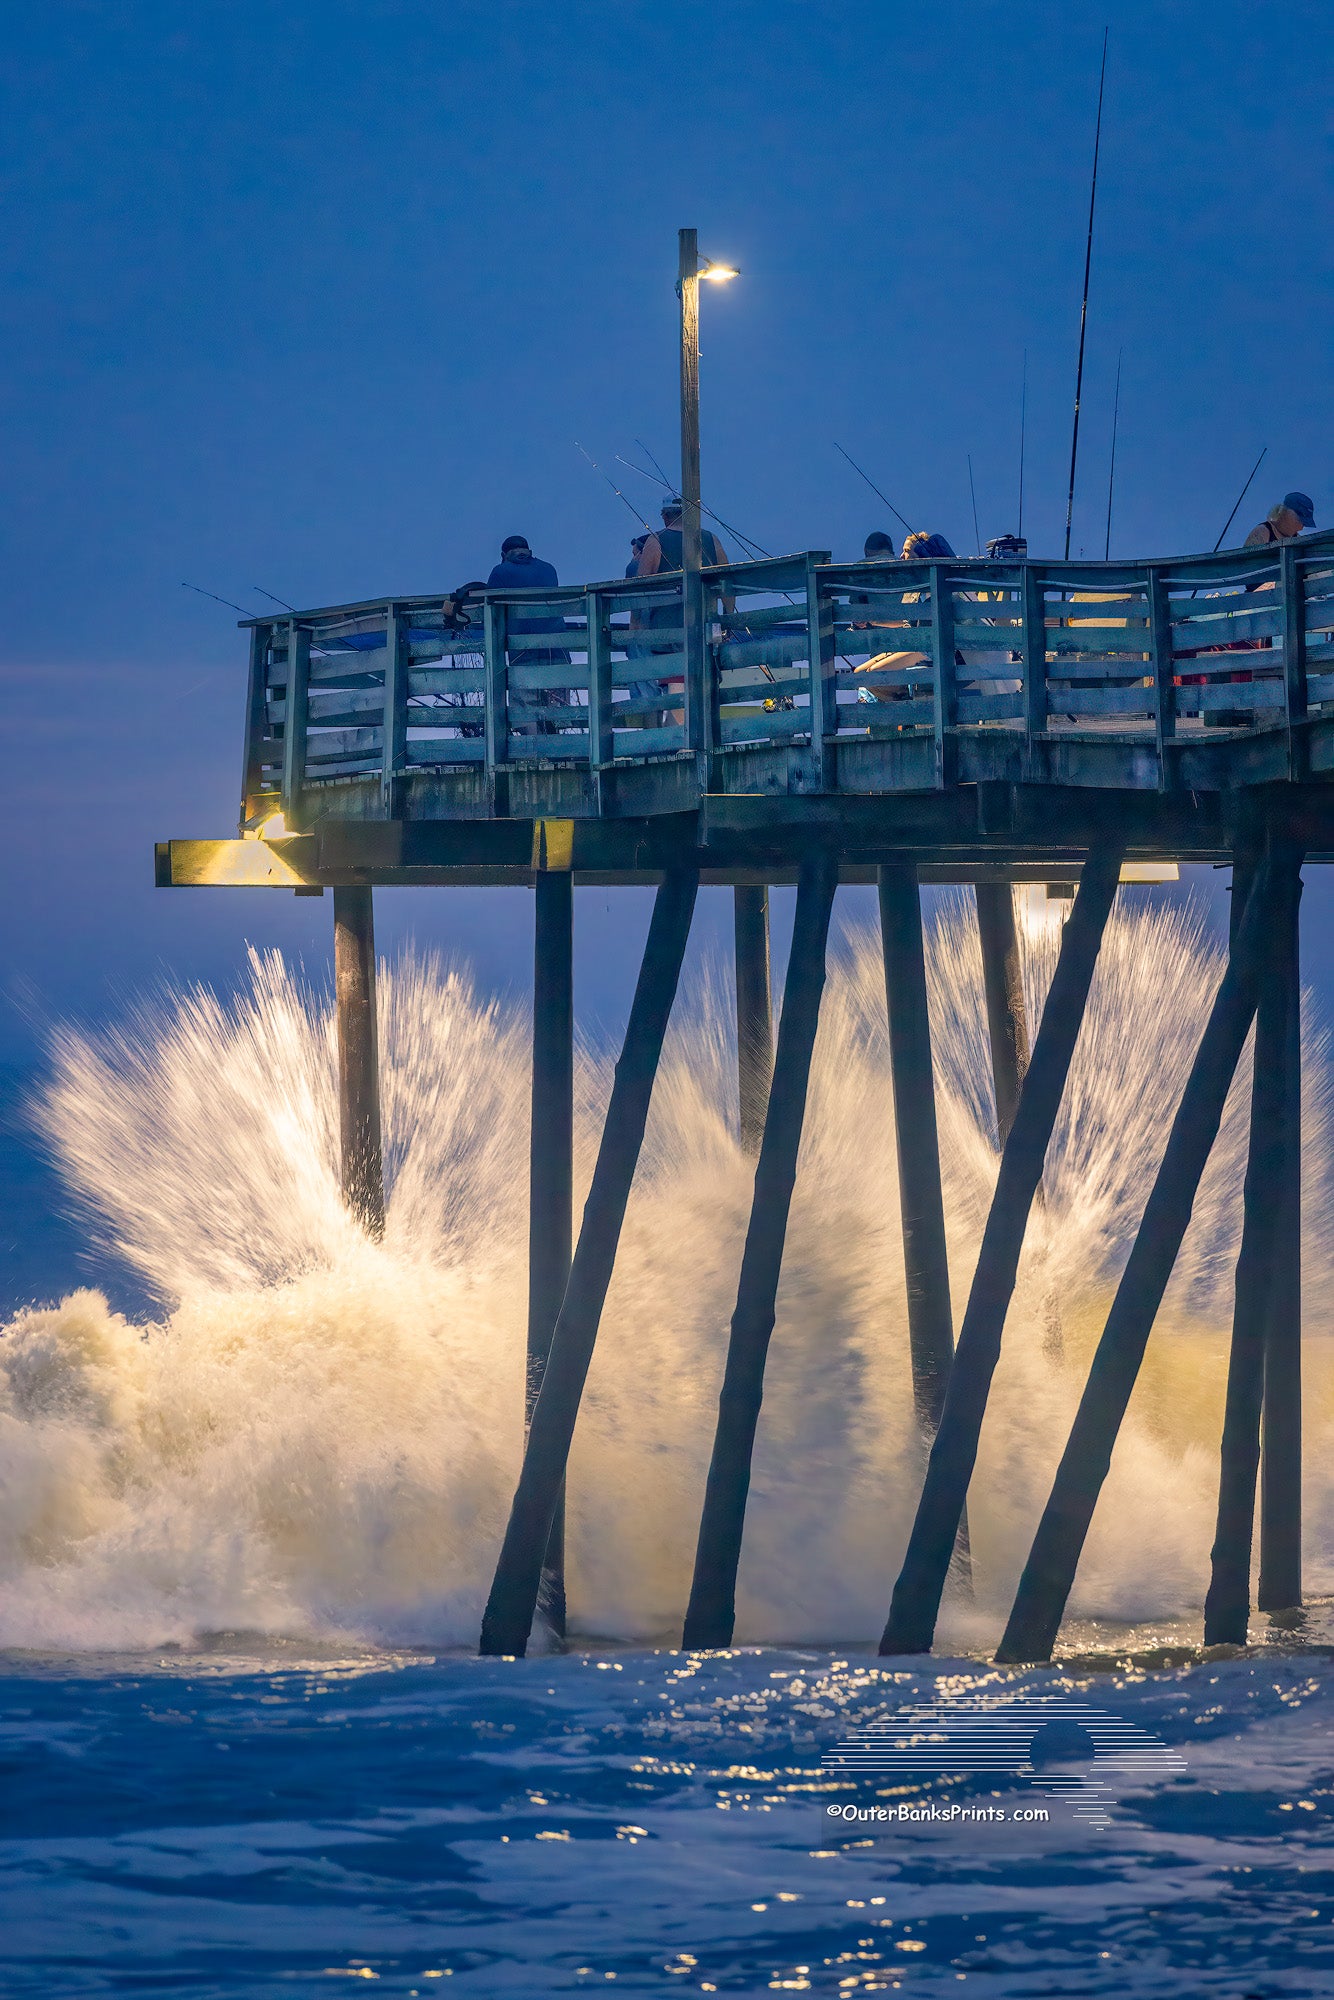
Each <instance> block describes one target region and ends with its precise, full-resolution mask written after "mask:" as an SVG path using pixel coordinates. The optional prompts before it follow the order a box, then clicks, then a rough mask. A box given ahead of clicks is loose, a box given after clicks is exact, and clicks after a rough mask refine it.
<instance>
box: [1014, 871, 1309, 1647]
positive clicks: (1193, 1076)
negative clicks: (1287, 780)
mask: <svg viewBox="0 0 1334 2000" xmlns="http://www.w3.org/2000/svg"><path fill="white" fill-rule="evenodd" d="M1282 872H1283V871H1282V869H1281V867H1276V864H1275V859H1274V855H1273V853H1272V851H1270V852H1268V853H1267V854H1266V858H1265V861H1264V863H1263V865H1262V866H1261V868H1260V870H1259V873H1258V874H1257V876H1256V878H1255V885H1254V887H1253V888H1252V890H1251V893H1250V895H1249V897H1248V898H1247V902H1246V912H1245V915H1244V917H1243V919H1242V922H1241V927H1240V929H1239V931H1238V932H1237V936H1236V941H1235V944H1234V946H1233V949H1232V951H1231V952H1230V953H1229V956H1228V964H1227V970H1226V972H1225V973H1224V975H1223V978H1222V981H1221V983H1220V985H1219V988H1218V992H1217V994H1216V996H1215V998H1214V1003H1213V1007H1212V1009H1211V1011H1210V1015H1209V1020H1208V1024H1207V1026H1206V1027H1205V1030H1204V1034H1203V1036H1202V1038H1201V1041H1200V1045H1199V1048H1198V1050H1197V1052H1196V1056H1195V1061H1194V1063H1193V1065H1192V1067H1191V1072H1190V1076H1189V1077H1188V1079H1187V1082H1186V1088H1185V1090H1184V1092H1183V1094H1182V1098H1181V1103H1180V1105H1179V1106H1178V1108H1177V1114H1176V1117H1175V1119H1174V1120H1173V1122H1172V1130H1171V1133H1170V1134H1169V1136H1168V1141H1167V1149H1166V1151H1165V1153H1164V1155H1163V1161H1162V1165H1161V1166H1160V1167H1159V1169H1158V1175H1157V1178H1156V1180H1155V1181H1154V1184H1153V1188H1152V1190H1151V1192H1150V1194H1149V1199H1148V1201H1147V1203H1146V1205H1145V1209H1144V1214H1143V1217H1142V1219H1141V1222H1140V1226H1139V1232H1138V1234H1137V1236H1136V1238H1135V1242H1134V1244H1133V1246H1132V1248H1131V1252H1130V1257H1129V1259H1128V1261H1127V1263H1126V1267H1125V1270H1124V1271H1123V1273H1122V1275H1121V1282H1120V1284H1119V1285H1118V1286H1117V1290H1116V1296H1115V1298H1114V1299H1113V1301H1112V1307H1111V1311H1110V1312H1109V1314H1108V1316H1107V1324H1106V1326H1105V1328H1104V1329H1103V1334H1102V1338H1101V1340H1100V1341H1099V1343H1098V1348H1097V1352H1096V1353H1095V1355H1094V1357H1093V1364H1092V1367H1091V1368H1090V1370H1089V1376H1088V1381H1087V1382H1086V1383H1085V1386H1084V1393H1083V1395H1082V1397H1081V1398H1080V1403H1079V1408H1078V1410H1077V1412H1076V1414H1075V1420H1074V1424H1073V1425H1072V1427H1071V1431H1070V1436H1069V1439H1068V1441H1067V1443H1066V1447H1065V1451H1064V1453H1063V1454H1062V1457H1061V1462H1060V1465H1059V1466H1058V1468H1057V1472H1056V1478H1055V1481H1054V1483H1053V1486H1052V1490H1051V1494H1050V1497H1049V1498H1048V1501H1047V1505H1046V1508H1045V1509H1044V1511H1043V1515H1042V1519H1041V1521H1040V1522H1039V1524H1038V1530H1037V1534H1036V1535H1035V1537H1034V1540H1033V1546H1032V1549H1031V1550H1030V1552H1029V1557H1028V1561H1027V1563H1026V1564H1025V1566H1024V1572H1023V1575H1022V1576H1021V1578H1020V1580H1019V1589H1018V1592H1017V1594H1016V1596H1015V1601H1014V1606H1013V1609H1012V1610H1011V1612H1010V1618H1009V1623H1008V1624H1007V1626H1006V1628H1005V1634H1004V1637H1003V1638H1002V1640H1001V1643H1000V1646H999V1648H998V1650H997V1653H996V1658H997V1660H998V1661H1001V1662H1005V1663H1007V1664H1008V1663H1014V1662H1027V1661H1035V1660H1047V1659H1050V1657H1051V1650H1052V1647H1053V1645H1054V1644H1055V1641H1056V1634H1057V1632H1058V1631H1059V1629H1060V1624H1061V1618H1062V1616H1063V1615H1064V1611H1065V1605H1066V1600H1067V1598H1068V1597H1069V1594H1070V1588H1071V1585H1072V1584H1073V1582H1074V1577H1075V1570H1076V1568H1077V1566H1078V1563H1079V1557H1080V1554H1081V1551H1082V1550H1083V1546H1084V1539H1085V1536H1086V1535H1087V1533H1088V1528H1089V1523H1090V1522H1091V1520H1092V1519H1093V1510H1094V1508H1095V1507H1096V1505H1097V1502H1098V1495H1099V1493H1100V1492H1101V1491H1102V1487H1103V1482H1104V1481H1105V1479H1106V1477H1107V1472H1108V1469H1109V1467H1110V1465H1111V1459H1112V1451H1113V1448H1114V1447H1115V1444H1116V1439H1117V1435H1118V1432H1119V1431H1120V1428H1121V1423H1122V1419H1123V1418H1124V1416H1125V1412H1126V1406H1127V1405H1128V1403H1129V1401H1130V1396H1131V1392H1132V1390H1133V1389H1134V1386H1135V1381H1136V1378H1137V1376H1138V1374H1139V1369H1140V1363H1141V1362H1142V1360H1143V1358H1144V1349H1145V1346H1146V1345H1147V1342H1148V1338H1149V1333H1150V1331H1151V1329H1152V1326H1153V1322H1154V1318H1155V1317H1156V1315H1157V1312H1158V1308H1159V1306H1160V1304H1161V1303H1162V1297H1163V1293H1164V1292H1165V1291H1166V1289H1167V1281H1168V1279H1169V1278H1170V1276H1171V1274H1172V1266H1173V1264H1174V1263H1175V1262H1176V1256H1177V1252H1178V1250H1179V1249H1180V1247H1181V1240H1182V1238H1183V1237H1184V1235H1185V1233H1186V1228H1187V1225H1188V1223H1189V1221H1190V1215H1191V1209H1192V1207H1193V1205H1194V1201H1195V1194H1196V1190H1197V1189H1198V1187H1199V1184H1200V1177H1201V1175H1202V1174H1203V1172H1204V1168H1205V1163H1206V1161H1207V1160H1208V1157H1209V1153H1210V1151H1211V1149H1212V1147H1213V1143H1214V1140H1215V1139H1216V1137H1217V1135H1218V1127H1219V1125H1220V1123H1221V1121H1222V1116H1223V1106H1224V1104H1225V1103H1226V1101H1227V1093H1228V1089H1229V1087H1230V1085H1231V1082H1232V1078H1233V1076H1234V1075H1235V1073H1236V1068H1237V1063H1238V1061H1239V1060H1240V1057H1241V1052H1242V1049H1243V1047H1244V1045H1245V1041H1246V1036H1247V1034H1248V1032H1249V1030H1250V1025H1251V1021H1252V1019H1253V1017H1254V1015H1255V1010H1256V1003H1257V1000H1258V996H1259V988H1260V974H1261V962H1262V954H1263V948H1264V943H1265V934H1266V930H1267V925H1268V912H1269V907H1270V905H1271V903H1272V901H1273V899H1274V897H1275V895H1276V892H1277V890H1278V883H1279V880H1280V878H1281V875H1282ZM1044 1018H1045V1017H1044Z"/></svg>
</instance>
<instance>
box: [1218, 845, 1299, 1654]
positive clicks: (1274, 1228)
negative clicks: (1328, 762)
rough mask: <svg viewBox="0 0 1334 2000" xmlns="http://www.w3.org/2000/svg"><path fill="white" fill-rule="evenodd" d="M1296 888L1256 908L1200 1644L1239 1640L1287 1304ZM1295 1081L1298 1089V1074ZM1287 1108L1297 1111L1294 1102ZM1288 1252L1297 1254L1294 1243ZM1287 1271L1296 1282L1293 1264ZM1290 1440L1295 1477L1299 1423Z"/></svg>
mask: <svg viewBox="0 0 1334 2000" xmlns="http://www.w3.org/2000/svg"><path fill="white" fill-rule="evenodd" d="M1238 872H1240V871H1238ZM1240 890H1241V884H1240V882H1237V884H1236V891H1235V892H1234V893H1238V894H1239V893H1240ZM1300 890H1301V878H1300V874H1299V873H1298V871H1297V869H1295V868H1293V867H1285V868H1284V869H1283V871H1282V873H1281V875H1280V877H1279V879H1278V881H1277V882H1276V884H1275V892H1276V893H1275V895H1274V899H1273V901H1272V902H1271V904H1270V905H1269V908H1268V909H1267V910H1266V911H1264V912H1263V913H1262V914H1263V922H1264V933H1265V934H1264V939H1263V944H1262V951H1263V964H1262V967H1261V975H1260V997H1259V1006H1258V1008H1257V1011H1256V1026H1255V1062H1254V1076H1253V1081H1252V1084H1251V1131H1250V1153H1249V1157H1248V1159H1247V1162H1246V1188H1245V1217H1244V1221H1243V1225H1242V1233H1241V1250H1240V1253H1239V1255H1238V1258H1237V1281H1236V1298H1235V1304H1234V1307H1233V1316H1232V1349H1231V1353H1230V1355H1229V1359H1228V1377H1227V1400H1226V1405H1225V1408H1224V1413H1223V1441H1222V1452H1221V1465H1220V1471H1219V1484H1218V1522H1217V1529H1216V1532H1215V1536H1214V1546H1213V1556H1212V1565H1211V1576H1210V1582H1209V1589H1208V1593H1207V1595H1206V1597H1205V1600H1204V1643H1205V1644H1206V1646H1217V1645H1225V1644H1226V1645H1236V1646H1244V1645H1245V1644H1246V1638H1247V1628H1248V1626H1249V1622H1250V1609H1251V1541H1252V1530H1253V1527H1254V1522H1255V1484H1256V1473H1257V1470H1258V1468H1259V1463H1260V1412H1261V1406H1262V1403H1263V1401H1264V1384H1265V1347H1266V1332H1267V1329H1268V1327H1269V1325H1270V1323H1271V1311H1272V1309H1273V1308H1274V1307H1276V1306H1280V1301H1282V1305H1283V1306H1286V1305H1287V1303H1288V1301H1287V1299H1286V1297H1285V1296H1284V1290H1285V1286H1284V1281H1285V1277H1286V1276H1287V1275H1288V1274H1287V1273H1286V1272H1285V1270H1284V1268H1283V1266H1284V1249H1285V1248H1287V1247H1288V1246H1283V1247H1281V1243H1282V1236H1283V1229H1282V1223H1283V1219H1284V1209H1285V1205H1286V1203H1287V1201H1288V1199H1289V1196H1290V1177H1289V1174H1288V1172H1287V1165H1288V1158H1287V1156H1288V1145H1289V1119H1290V1117H1291V1114H1292V1110H1293V1108H1294V1107H1293V1106H1292V1103H1291V1098H1292V1090H1291V1081H1290V1075H1289V1069H1290V1063H1291V1053H1292V1052H1291V1051H1290V1048H1289V1038H1288V1009H1289V1004H1290V999H1295V997H1296V996H1295V994H1293V992H1292V989H1293V987H1294V986H1295V983H1296V982H1295V980H1294V977H1293V974H1294V971H1295V966H1294V962H1293V954H1292V952H1291V950H1290V936H1291V932H1292V930H1293V928H1294V925H1295V918H1296V908H1297V897H1298V896H1299V894H1300ZM1299 1060H1300V1058H1299ZM1298 1082H1299V1088H1300V1078H1299V1079H1298ZM1295 1108H1296V1110H1297V1114H1298V1118H1300V1104H1299V1103H1298V1105H1297V1106H1296V1107H1295ZM1299 1144H1300V1140H1299ZM1298 1194H1300V1179H1299V1180H1298ZM1296 1250H1297V1254H1298V1257H1300V1243H1298V1244H1297V1246H1296ZM1289 1254H1290V1251H1289ZM1296 1276H1297V1288H1299V1286H1300V1272H1299V1271H1298V1273H1297V1274H1296ZM1298 1304H1299V1302H1298ZM1280 1309H1281V1308H1280ZM1297 1444H1298V1469H1299V1476H1300V1430H1299V1432H1298V1439H1297Z"/></svg>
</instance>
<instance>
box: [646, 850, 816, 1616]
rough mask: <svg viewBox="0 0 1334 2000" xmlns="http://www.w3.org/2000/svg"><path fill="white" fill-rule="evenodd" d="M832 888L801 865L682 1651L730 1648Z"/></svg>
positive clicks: (810, 866)
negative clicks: (742, 1543)
mask: <svg viewBox="0 0 1334 2000" xmlns="http://www.w3.org/2000/svg"><path fill="white" fill-rule="evenodd" d="M837 885H838V863H837V861H836V859H835V857H834V856H833V855H832V854H829V853H817V854H815V855H812V856H811V857H810V858H809V859H807V860H806V861H804V862H803V863H802V867H801V874H800V878H799V880H798V883H797V914H796V922H795V924H794V926H793V932H792V950H791V953H790V955H789V957H788V963H787V977H786V979H785V980H784V983H783V1011H782V1014H781V1015H780V1016H779V1022H778V1053H777V1056H776V1058H775V1062H774V1075H773V1086H772V1088H771V1090H770V1092H769V1105H768V1110H767V1113H766V1116H765V1120H764V1138H763V1140H762V1142H761V1145H760V1157H759V1162H758V1165H757V1166H756V1169H755V1192H754V1196H753V1199H752V1202H751V1210H750V1226H749V1228H748V1229H747V1231H746V1247H745V1250H744V1251H743V1253H742V1258H741V1277H740V1282H739V1283H738V1286H737V1300H736V1310H735V1312H734V1313H733V1314H732V1331H731V1337H730V1339H729V1341H728V1347H727V1365H726V1369H725V1371H724V1374H723V1386H722V1392H721V1394H720V1396H719V1398H718V1426H717V1429H716V1431H715V1433H714V1440H713V1456H712V1459H711V1461H710V1464H709V1477H708V1483H707V1485H706V1487H705V1492H704V1508H703V1512H702V1515H701V1517H700V1524H699V1541H698V1544H697V1546H696V1550H695V1573H694V1578H693V1580H692V1582H691V1586H690V1603H689V1607H688V1609H687V1611H686V1620H685V1632H684V1635H683V1638H682V1644H683V1645H685V1646H688V1647H694V1648H700V1647H716V1646H730V1645H731V1643H732V1629H733V1626H734V1624H735V1622H736V1579H737V1569H738V1567H739V1565H740V1561H741V1537H742V1533H743V1530H744V1527H745V1520H746V1500H747V1497H748V1495H749V1492H750V1463H751V1455H752V1453H753V1451H754V1447H755V1432H756V1427H757V1425H758V1423H759V1416H760V1402H761V1399H762V1397H763V1394H764V1364H765V1360H766V1358H767V1356H768V1352H769V1340H770V1336H771V1335H772V1333H773V1328H774V1309H775V1303H776V1300H777V1296H778V1279H779V1274H780V1272H781V1270H782V1263H783V1244H784V1240H785V1238H786V1235H787V1218H788V1211H789V1209H790V1208H791V1205H792V1190H793V1186H794V1184H795V1182H796V1177H797V1153H798V1151H799V1149H800V1146H801V1128H802V1124H803V1121H804V1119H805V1115H806V1087H807V1083H808V1081H809V1078H810V1069H811V1055H812V1052H813V1051H814V1048H815V1031H816V1028H817V1027H818V1026H819V1021H820V996H821V994H822V993H823V991H824V981H825V948H826V945H827V943H828V938H829V918H830V913H831V911H832V909H833V905H834V890H835V889H836V887H837Z"/></svg>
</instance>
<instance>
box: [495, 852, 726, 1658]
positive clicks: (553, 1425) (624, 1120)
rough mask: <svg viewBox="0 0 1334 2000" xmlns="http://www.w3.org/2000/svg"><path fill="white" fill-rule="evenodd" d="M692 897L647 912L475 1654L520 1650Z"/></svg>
mask: <svg viewBox="0 0 1334 2000" xmlns="http://www.w3.org/2000/svg"><path fill="white" fill-rule="evenodd" d="M698 887H699V870H698V868H697V867H696V866H694V865H693V864H689V865H681V866H677V867H674V868H671V869H669V870H668V872H667V874H666V875H665V877H664V879H663V881H662V884H661V886H660V887H659V889H658V892H657V895H656V897H655V899H654V904H653V916H652V918H651V920H650V923H649V932H648V941H647V943H646V944H645V946H644V957H643V960H642V962H641V964H640V968H639V978H638V981H637V982H636V985H635V995H634V999H633V1001H632V1002H631V1005H630V1018H629V1021H628V1022H627V1024H626V1030H625V1040H624V1042H623V1044H622V1047H621V1055H620V1060H619V1062H618V1063H617V1065H616V1076H615V1080H614V1082H613V1084H612V1090H611V1101H610V1103H609V1104H608V1106H607V1117H606V1122H605V1123H604V1125H603V1128H602V1140H601V1143H600V1145H599V1147H598V1157H597V1163H596V1165H595V1166H594V1169H593V1182H592V1186H591V1187H590V1189H589V1192H588V1200H587V1201H586V1202H585V1204H584V1214H583V1221H582V1223H581V1225H580V1229H579V1241H578V1243H577V1245H576V1247H575V1252H574V1257H573V1259H572V1260H571V1264H570V1276H569V1282H568V1283H567V1285H566V1287H565V1296H564V1299H563V1300H562V1302H561V1307H560V1311H559V1313H558V1314H557V1317H556V1324H555V1327H554V1328H553V1330H552V1335H551V1344H550V1347H549V1349H548V1352H547V1359H546V1367H545V1368H544V1370H543V1373H542V1383H541V1387H540V1389H539V1390H538V1394H537V1400H536V1402H535V1403H534V1405H533V1411H532V1417H531V1420H530V1423H529V1427H528V1440H527V1445H526V1447H525V1450H524V1455H523V1465H522V1468H521V1469H520V1473H519V1483H518V1486H517V1488H516V1490H515V1494H514V1500H513V1503H512V1505H511V1507H510V1517H509V1524H508V1526H507V1527H506V1530H505V1539H504V1542H503V1544H502V1546H501V1551H500V1559H499V1561H498V1562H497V1564H496V1573H495V1577H494V1579H493V1581H492V1584H491V1594H490V1597H489V1598H488V1600H487V1606H486V1612H485V1615H484V1617H483V1620H482V1633H481V1643H480V1650H481V1651H482V1652H483V1653H491V1654H495V1653H516V1654H522V1653H523V1652H525V1651H526V1649H527V1645H528V1637H529V1634H530V1632H531V1631H532V1624H533V1616H534V1613H535V1611H536V1608H537V1601H538V1595H539V1591H540V1588H541V1582H542V1567H543V1561H544V1558H545V1555H546V1550H547V1547H548V1544H549V1542H550V1538H551V1529H552V1524H553V1522H554V1520H555V1518H556V1512H557V1508H558V1506H559V1502H560V1495H561V1488H562V1484H563V1482H564V1479H565V1467H566V1463H567V1461H568V1458H569V1454H570V1443H571V1440H572V1439H573V1437H574V1426H575V1421H576V1419H577V1417H578V1415H579V1404H580V1401H581V1399H582V1396H583V1391H584V1383H585V1381H586V1379H587V1376H588V1367H589V1363H590V1362H591V1360H592V1358H593V1346H594V1342H595V1341H596V1339H597V1331H598V1325H599V1322H600V1320H601V1318H602V1308H603V1305H604V1304H605V1302H606V1297H607V1287H608V1285H609V1284H610V1283H611V1273H612V1266H613V1264H614V1263H615V1260H616V1249H617V1245H618V1243H619V1242H620V1236H621V1224H622V1223H623V1221H624V1220H625V1209H626V1203H627V1202H628V1201H629V1198H630V1184H631V1182H632V1181H633V1179H634V1173H635V1167H636V1165H637V1164H638V1161H639V1153H640V1148H641V1147H642V1145H643V1143H644V1128H645V1126H646V1124H647V1123H648V1112H649V1103H650V1100H651V1098H652V1095H653V1084H654V1079H655V1078H656V1076H657V1073H658V1062H659V1059H660V1057H661V1055H662V1044H663V1038H664V1036H665V1035H666V1032H667V1022H668V1018H669V1016H670V1014H671V1010H672V1002H673V1001H674V999H675V998H676V988H677V984H678V981H679V980H680V976H681V962H682V960H683V958H684V957H685V949H686V942H687V940H688V938H689V936H690V920H691V917H692V915H693V913H694V908H695V897H696V893H697V891H698Z"/></svg>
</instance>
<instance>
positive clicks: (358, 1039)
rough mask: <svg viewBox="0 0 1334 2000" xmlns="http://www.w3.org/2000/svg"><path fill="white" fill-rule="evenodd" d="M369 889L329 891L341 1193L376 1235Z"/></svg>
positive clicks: (377, 1146)
mask: <svg viewBox="0 0 1334 2000" xmlns="http://www.w3.org/2000/svg"><path fill="white" fill-rule="evenodd" d="M372 895H373V891H372V890H370V889H368V888H346V889H335V890H334V892H333V903H334V992H335V997H336V1001H337V1010H338V1120H339V1130H340V1133H341V1139H342V1158H343V1199H344V1201H346V1203H347V1205H348V1207H349V1208H350V1209H351V1210H352V1213H353V1214H354V1215H355V1216H356V1217H357V1218H358V1219H359V1220H360V1221H361V1223H362V1224H363V1225H364V1227H365V1230H366V1233H367V1235H368V1236H374V1237H377V1238H378V1237H381V1236H383V1235H384V1160H383V1152H382V1148H381V1143H380V1051H379V1040H378V1029H377V1025H376V1018H375V921H374V914H373V907H372Z"/></svg>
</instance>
